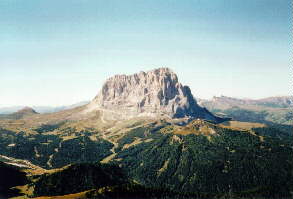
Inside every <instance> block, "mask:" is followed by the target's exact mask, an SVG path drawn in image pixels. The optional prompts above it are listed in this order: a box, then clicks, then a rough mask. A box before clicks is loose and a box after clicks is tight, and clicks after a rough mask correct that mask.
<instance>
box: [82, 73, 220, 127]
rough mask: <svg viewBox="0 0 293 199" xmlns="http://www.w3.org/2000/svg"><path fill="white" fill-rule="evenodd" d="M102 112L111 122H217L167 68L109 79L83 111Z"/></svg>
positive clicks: (216, 118)
mask: <svg viewBox="0 0 293 199" xmlns="http://www.w3.org/2000/svg"><path fill="white" fill-rule="evenodd" d="M93 110H102V111H103V112H104V113H105V115H107V116H108V118H110V119H115V118H116V119H122V118H125V119H130V118H134V117H152V118H159V117H165V118H186V117H189V118H201V119H206V120H210V121H215V122H219V121H222V119H221V118H219V117H216V116H214V115H213V114H211V113H210V112H209V111H207V110H206V109H204V108H202V107H200V106H199V105H198V104H197V102H196V101H195V99H194V97H193V96H192V94H191V91H190V88H189V87H188V86H183V85H182V84H181V83H180V82H179V81H178V77H177V75H176V74H175V73H174V72H172V71H171V70H170V69H169V68H158V69H155V70H152V71H148V72H140V73H137V74H134V75H115V76H114V77H111V78H109V79H108V80H107V81H106V82H105V83H104V85H103V87H102V90H101V91H100V92H99V94H98V95H97V96H96V97H95V99H94V100H93V101H92V102H91V103H90V104H89V105H88V106H87V109H86V112H91V111H93Z"/></svg>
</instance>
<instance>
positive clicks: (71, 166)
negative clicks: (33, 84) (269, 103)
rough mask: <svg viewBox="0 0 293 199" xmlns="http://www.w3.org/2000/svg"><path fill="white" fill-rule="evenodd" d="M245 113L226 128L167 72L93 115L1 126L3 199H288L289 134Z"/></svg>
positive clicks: (94, 106) (109, 90)
mask: <svg viewBox="0 0 293 199" xmlns="http://www.w3.org/2000/svg"><path fill="white" fill-rule="evenodd" d="M233 106H235V105H233ZM245 106H247V105H245ZM239 107H240V106H239ZM253 107H256V106H255V105H253ZM259 107H260V106H258V108H259ZM209 108H210V107H209ZM233 108H234V109H235V107H233ZM238 109H241V110H240V111H242V112H240V113H238V116H239V117H238V118H240V121H238V120H237V117H234V116H235V114H234V115H233V119H234V120H232V121H223V120H222V119H221V118H220V117H216V116H214V115H213V114H212V113H210V112H209V111H207V109H205V108H202V107H201V106H199V105H198V104H197V102H196V101H195V100H194V97H193V96H192V95H191V93H190V89H189V88H188V87H186V86H182V85H181V84H180V83H179V82H178V79H177V76H176V75H175V74H174V73H173V72H172V71H171V70H169V69H166V68H162V69H157V70H153V71H150V72H147V73H144V72H141V73H139V74H135V75H131V76H125V75H119V76H115V77H113V78H110V79H109V80H108V81H107V82H106V83H105V85H104V86H103V89H102V90H101V91H100V93H99V94H98V95H97V97H96V98H95V99H94V100H93V101H92V102H91V103H90V104H88V105H83V106H80V107H76V108H73V109H69V110H64V111H60V112H57V113H47V114H38V113H35V112H34V111H33V110H31V109H26V110H22V111H20V112H19V113H18V114H17V115H21V117H10V118H7V117H6V118H2V119H1V118H0V167H1V168H0V170H1V171H0V196H1V197H4V198H8V197H13V196H16V198H15V199H20V198H28V197H29V198H34V197H39V198H42V199H49V198H59V199H63V198H67V199H68V198H72V199H77V198H78V199H81V198H82V199H86V198H108V199H109V198H119V199H121V198H125V199H126V198H127V199H129V198H132V199H133V198H147V199H152V198H153V199H155V198H156V199H157V198H162V199H166V198H170V199H175V198H180V199H182V198H186V199H190V198H200V199H203V198H206V199H210V198H227V199H228V198H233V199H234V198H257V199H258V198H262V199H263V198H272V199H273V198H291V197H292V191H293V190H292V187H293V181H292V179H293V177H292V176H293V173H292V171H293V158H292V153H293V144H292V126H291V125H285V124H280V123H274V122H266V121H265V122H264V123H263V122H262V120H260V119H259V118H258V117H252V115H247V114H246V115H245V114H243V113H244V112H243V110H242V109H243V106H241V107H240V108H237V110H238ZM211 110H212V111H214V112H215V113H217V114H220V113H222V112H219V111H218V110H214V109H211ZM270 110H271V109H270ZM20 113H21V114H20ZM234 113H237V112H234ZM222 114H225V113H222ZM225 115H228V114H225ZM228 116H229V115H228ZM236 116H237V115H236ZM240 116H242V117H240ZM244 116H246V119H249V120H248V121H246V120H245V117H244ZM235 118H236V119H235ZM282 120H284V121H286V118H282ZM8 172H9V176H11V179H12V180H11V181H9V183H6V179H5V178H6V177H5V178H2V176H4V175H5V176H6V173H8ZM10 173H14V174H10ZM9 176H8V177H9ZM101 178H102V179H101ZM1 180H2V181H1ZM1 192H2V193H1ZM1 194H2V195H1Z"/></svg>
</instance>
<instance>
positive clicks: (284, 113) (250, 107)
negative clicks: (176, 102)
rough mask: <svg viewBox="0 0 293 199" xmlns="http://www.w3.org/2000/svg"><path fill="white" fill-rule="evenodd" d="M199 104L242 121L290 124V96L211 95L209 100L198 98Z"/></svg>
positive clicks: (216, 112)
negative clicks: (239, 96) (252, 97)
mask: <svg viewBox="0 0 293 199" xmlns="http://www.w3.org/2000/svg"><path fill="white" fill-rule="evenodd" d="M198 101H199V104H200V105H201V106H203V107H206V108H207V109H208V110H209V111H211V112H212V113H214V114H216V115H221V116H222V117H225V116H226V117H230V118H232V119H234V120H239V121H244V122H260V123H266V124H286V125H292V118H293V112H292V103H293V98H292V97H291V96H283V97H269V98H264V99H258V100H253V99H238V98H232V97H226V96H221V97H213V98H212V99H211V100H203V99H198Z"/></svg>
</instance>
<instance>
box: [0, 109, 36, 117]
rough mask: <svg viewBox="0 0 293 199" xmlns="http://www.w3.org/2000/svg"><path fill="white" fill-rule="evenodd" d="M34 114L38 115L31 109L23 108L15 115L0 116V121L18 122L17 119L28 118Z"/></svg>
mask: <svg viewBox="0 0 293 199" xmlns="http://www.w3.org/2000/svg"><path fill="white" fill-rule="evenodd" d="M35 114H39V113H38V112H36V111H35V110H34V109H33V108H31V107H24V108H22V109H20V110H18V111H16V112H15V113H11V114H0V119H11V120H18V119H22V118H24V117H29V116H32V115H35Z"/></svg>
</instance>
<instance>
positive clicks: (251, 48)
mask: <svg viewBox="0 0 293 199" xmlns="http://www.w3.org/2000/svg"><path fill="white" fill-rule="evenodd" d="M291 21H292V16H291V1H290V0H245V1H240V0H239V1H238V0H237V1H235V0H212V1H209V0H180V1H178V0H123V1H122V0H116V1H115V0H103V1H102V0H70V1H69V0H62V1H60V0H58V1H57V0H42V1H36V0H26V1H23V0H1V1H0V46H1V48H0V93H1V97H0V106H11V105H29V106H32V105H64V104H72V103H75V102H78V101H82V100H90V99H92V98H93V97H94V96H95V95H96V94H97V93H98V91H99V89H100V88H101V86H102V84H103V82H104V81H105V79H106V78H108V77H109V76H111V75H114V74H117V73H118V74H122V73H125V74H132V73H136V72H139V71H141V70H150V69H153V68H157V67H162V66H163V67H170V68H171V69H173V70H174V71H175V72H176V73H177V74H178V76H179V80H180V81H181V82H182V83H183V84H186V85H189V86H190V87H191V90H192V92H193V94H194V95H195V96H196V97H200V98H210V97H212V96H219V95H227V96H233V97H247V98H262V97H268V96H275V95H289V94H290V93H289V91H290V88H289V83H290V82H291V79H290V77H291V76H292V73H291V72H292V71H291V65H290V61H291V60H290V58H291V53H292V49H291V47H290V44H292V40H291V36H292V35H291V34H292V33H291V30H290V28H292V24H291Z"/></svg>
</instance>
